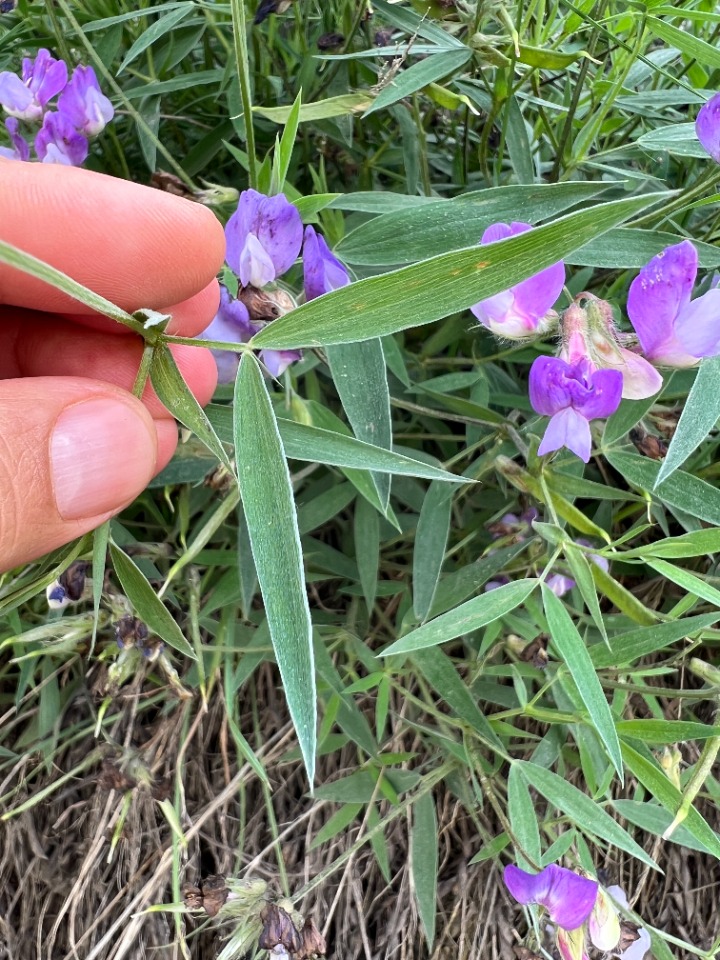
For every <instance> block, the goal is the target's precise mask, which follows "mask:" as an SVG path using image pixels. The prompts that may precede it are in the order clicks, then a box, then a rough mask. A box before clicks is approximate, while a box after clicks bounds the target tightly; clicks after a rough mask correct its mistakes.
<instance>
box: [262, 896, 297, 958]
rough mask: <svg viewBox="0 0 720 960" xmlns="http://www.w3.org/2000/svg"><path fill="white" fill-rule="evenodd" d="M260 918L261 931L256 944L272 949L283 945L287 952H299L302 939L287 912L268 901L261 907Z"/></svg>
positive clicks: (265, 948) (264, 948)
mask: <svg viewBox="0 0 720 960" xmlns="http://www.w3.org/2000/svg"><path fill="white" fill-rule="evenodd" d="M260 919H261V920H262V922H263V928H262V932H261V933H260V936H259V938H258V946H259V947H260V948H261V949H263V950H274V949H275V947H284V948H285V950H287V951H288V953H292V954H296V953H299V951H300V950H301V949H302V946H303V939H302V937H301V935H300V933H299V932H298V929H297V927H296V926H295V924H294V923H293V920H292V917H291V916H290V914H289V913H287V912H286V911H285V910H283V909H282V907H280V906H278V904H277V903H269V904H268V905H267V906H266V907H264V908H263V911H262V913H261V914H260Z"/></svg>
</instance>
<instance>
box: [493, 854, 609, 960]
mask: <svg viewBox="0 0 720 960" xmlns="http://www.w3.org/2000/svg"><path fill="white" fill-rule="evenodd" d="M504 880H505V885H506V886H507V888H508V890H509V891H510V893H511V894H512V895H513V897H514V898H515V899H516V900H517V901H518V903H522V904H530V903H535V904H538V905H539V906H541V907H544V908H545V910H546V911H547V913H548V917H549V918H550V920H551V921H552V923H553V924H554V926H555V928H556V935H557V946H558V950H559V952H560V956H561V957H562V958H563V960H587V956H586V954H585V939H586V936H589V937H590V941H591V942H592V944H593V946H595V947H597V949H598V950H603V951H605V952H609V951H611V950H613V949H614V948H615V947H616V946H617V945H618V941H619V940H620V934H621V929H620V918H619V916H618V912H617V910H616V908H615V906H614V905H613V902H612V900H611V899H610V897H609V896H608V895H607V893H606V892H605V891H604V890H603V888H602V887H601V886H600V885H599V884H598V883H597V881H595V880H590V879H589V878H588V877H583V876H580V875H579V874H577V873H574V872H573V871H572V870H566V869H565V867H558V866H557V865H556V864H551V865H550V866H549V867H545V869H544V870H541V871H540V873H537V874H532V873H527V872H526V871H525V870H521V869H520V868H519V867H516V866H513V865H512V864H510V865H508V866H507V867H505V872H504Z"/></svg>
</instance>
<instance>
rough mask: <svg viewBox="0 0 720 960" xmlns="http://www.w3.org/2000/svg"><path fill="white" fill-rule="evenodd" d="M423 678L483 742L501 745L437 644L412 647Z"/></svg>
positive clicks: (474, 700)
mask: <svg viewBox="0 0 720 960" xmlns="http://www.w3.org/2000/svg"><path fill="white" fill-rule="evenodd" d="M412 660H413V663H414V664H415V665H416V666H417V667H418V669H419V670H420V672H421V673H422V675H423V676H424V677H425V679H426V680H427V682H428V683H429V684H430V686H431V687H433V688H434V689H435V690H436V691H437V692H438V693H439V694H440V696H441V697H442V699H443V700H444V701H445V703H447V705H448V706H449V707H450V708H451V709H452V711H453V713H454V714H455V715H456V716H457V717H458V718H459V719H460V720H463V721H464V722H465V723H467V724H469V726H470V727H472V728H473V729H474V730H477V732H478V733H479V734H480V735H481V736H482V737H483V739H484V740H485V741H486V743H489V744H492V745H493V746H495V747H497V748H499V749H502V744H501V742H500V740H499V739H498V737H497V735H496V734H495V731H494V730H493V728H492V727H491V726H490V721H489V720H488V719H487V717H486V716H485V714H484V713H483V712H482V710H481V709H480V708H479V707H478V705H477V701H476V698H475V697H474V696H473V695H472V694H471V693H470V691H469V690H468V688H467V686H466V684H465V683H464V681H463V680H462V679H461V677H460V675H459V674H458V672H457V670H456V669H455V667H454V665H453V662H452V660H451V659H450V657H448V656H447V654H445V653H443V652H442V650H438V649H437V647H429V648H427V649H425V650H416V651H415V653H414V654H413V657H412Z"/></svg>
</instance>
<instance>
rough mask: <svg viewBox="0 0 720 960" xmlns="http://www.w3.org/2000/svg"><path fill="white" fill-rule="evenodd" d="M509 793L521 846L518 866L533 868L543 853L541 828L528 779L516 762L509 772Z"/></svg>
mask: <svg viewBox="0 0 720 960" xmlns="http://www.w3.org/2000/svg"><path fill="white" fill-rule="evenodd" d="M507 794H508V801H507V802H508V816H509V817H510V826H511V827H512V832H513V835H514V837H515V839H516V840H517V842H518V845H519V847H520V849H519V850H516V853H517V857H518V866H519V867H520V868H521V869H522V870H524V869H526V868H532V866H533V864H535V865H537V864H538V863H540V855H541V853H542V848H541V845H540V828H539V827H538V822H537V811H536V807H535V803H534V802H533V799H532V797H531V796H530V791H529V790H528V785H527V780H526V779H525V777H524V776H523V775H522V772H521V770H520V767H518V766H517V765H516V764H513V765H512V766H511V767H510V770H509V772H508V780H507ZM523 854H525V856H523ZM527 858H529V859H527Z"/></svg>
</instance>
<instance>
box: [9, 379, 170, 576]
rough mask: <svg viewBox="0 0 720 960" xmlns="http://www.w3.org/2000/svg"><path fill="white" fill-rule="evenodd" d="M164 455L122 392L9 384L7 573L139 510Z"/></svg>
mask: <svg viewBox="0 0 720 960" xmlns="http://www.w3.org/2000/svg"><path fill="white" fill-rule="evenodd" d="M163 426H165V424H163ZM167 426H170V427H171V429H172V430H175V424H174V422H172V423H170V422H168V424H167ZM157 447H158V435H157V431H156V425H155V423H154V421H153V419H152V417H151V416H150V414H149V413H148V411H147V410H146V409H145V407H144V406H143V405H142V403H140V401H139V400H136V399H135V397H133V396H132V395H131V394H129V393H127V392H126V391H124V390H122V389H120V388H119V387H114V386H112V385H111V384H107V383H102V382H101V381H99V380H85V379H82V378H79V377H35V378H31V379H23V380H3V381H0V570H9V569H11V568H12V567H15V566H17V565H18V564H20V563H24V562H26V561H28V560H33V559H35V558H37V557H39V556H42V554H44V553H47V552H48V551H50V550H54V549H55V548H56V547H59V546H62V545H63V544H65V543H68V542H69V541H70V540H72V539H74V538H75V537H78V536H80V535H81V534H84V533H87V531H88V530H92V529H93V528H94V527H96V526H98V525H99V524H101V523H103V522H104V521H105V520H107V519H108V518H109V517H111V516H112V515H113V514H114V513H117V512H118V511H119V510H121V509H122V508H123V507H124V506H126V505H127V504H128V503H130V502H131V501H132V500H133V499H134V498H135V497H136V496H137V495H138V494H139V493H140V492H141V491H142V490H143V489H144V487H145V486H146V485H147V483H148V481H149V480H150V478H151V477H152V476H153V474H154V473H155V471H156V462H157Z"/></svg>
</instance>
